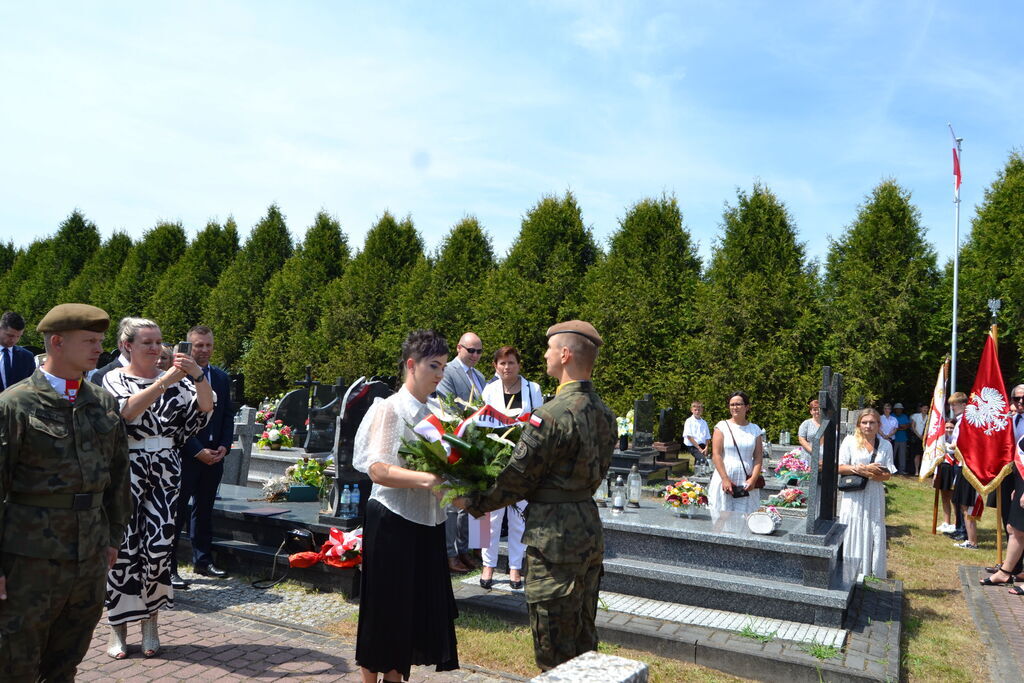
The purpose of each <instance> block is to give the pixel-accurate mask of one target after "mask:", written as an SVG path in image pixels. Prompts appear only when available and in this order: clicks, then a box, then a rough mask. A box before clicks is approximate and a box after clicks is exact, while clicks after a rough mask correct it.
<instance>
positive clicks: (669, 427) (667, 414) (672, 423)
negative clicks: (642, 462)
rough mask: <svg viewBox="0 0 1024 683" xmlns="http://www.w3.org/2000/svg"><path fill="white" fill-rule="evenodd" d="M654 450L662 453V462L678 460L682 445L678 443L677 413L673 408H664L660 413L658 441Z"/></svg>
mask: <svg viewBox="0 0 1024 683" xmlns="http://www.w3.org/2000/svg"><path fill="white" fill-rule="evenodd" d="M653 445H654V450H656V451H658V452H659V453H661V459H662V460H677V459H678V458H679V451H680V449H681V445H680V443H679V442H678V441H676V413H675V409H673V408H662V409H661V411H660V412H659V413H658V440H657V441H655V442H654V444H653Z"/></svg>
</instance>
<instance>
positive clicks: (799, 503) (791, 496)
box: [767, 488, 807, 508]
mask: <svg viewBox="0 0 1024 683" xmlns="http://www.w3.org/2000/svg"><path fill="white" fill-rule="evenodd" d="M767 503H768V505H772V506H775V507H780V508H804V507H807V494H806V493H804V492H803V491H802V490H801V489H798V488H788V489H782V490H781V491H779V492H778V493H776V494H775V495H773V496H769V497H768V501H767Z"/></svg>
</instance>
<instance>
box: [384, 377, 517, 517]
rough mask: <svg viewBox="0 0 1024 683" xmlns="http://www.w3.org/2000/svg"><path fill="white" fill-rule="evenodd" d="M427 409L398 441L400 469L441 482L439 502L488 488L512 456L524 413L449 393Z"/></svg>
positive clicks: (444, 502)
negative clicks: (442, 493)
mask: <svg viewBox="0 0 1024 683" xmlns="http://www.w3.org/2000/svg"><path fill="white" fill-rule="evenodd" d="M430 408H431V415H429V416H428V417H426V418H424V419H423V420H422V421H421V422H420V423H419V424H416V425H412V430H413V432H414V433H415V434H416V440H415V441H409V440H406V439H403V440H402V445H401V446H399V448H398V452H399V454H400V455H401V456H402V457H403V458H405V464H406V467H408V468H409V469H411V470H416V471H419V472H429V473H431V474H436V475H438V476H439V477H441V478H442V479H444V480H445V482H446V484H447V487H448V490H447V492H446V493H445V496H444V498H443V499H442V500H441V504H442V505H447V504H448V503H450V502H451V501H452V500H453V499H454V498H456V497H458V496H464V495H468V494H470V493H472V492H474V491H486V490H487V489H489V488H490V487H491V486H492V485H493V484H494V481H495V479H497V478H498V475H499V474H501V471H502V470H503V469H505V466H506V465H507V464H508V461H509V459H510V458H511V457H512V450H513V449H514V448H515V447H516V442H517V441H518V439H519V434H520V433H521V431H522V427H523V424H524V422H523V421H524V420H527V419H529V416H528V415H519V416H516V415H514V414H510V413H505V412H502V411H500V410H497V409H496V408H494V407H492V406H488V405H481V406H476V405H473V404H471V403H468V402H465V401H461V400H459V399H452V398H451V397H446V398H444V399H442V400H441V401H440V402H439V403H437V404H431V405H430Z"/></svg>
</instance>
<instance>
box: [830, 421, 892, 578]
mask: <svg viewBox="0 0 1024 683" xmlns="http://www.w3.org/2000/svg"><path fill="white" fill-rule="evenodd" d="M881 422H882V420H881V417H880V416H879V415H878V411H877V410H875V409H874V408H867V409H866V410H864V412H862V413H861V414H860V417H859V418H858V419H857V430H856V431H855V432H854V433H853V434H851V435H849V436H847V437H846V438H845V439H843V443H842V445H840V446H839V474H840V476H844V475H847V474H859V475H860V476H862V477H867V478H868V483H867V486H865V487H864V488H863V489H862V490H860V491H843V502H842V504H841V505H840V507H839V521H840V522H841V523H842V524H845V525H846V537H845V538H844V539H843V562H846V563H848V564H852V565H855V566H856V567H858V569H857V575H858V578H859V577H861V576H877V577H879V578H885V485H883V484H882V482H883V481H886V480H888V479H889V478H891V477H892V475H893V473H894V472H895V471H896V467H895V465H894V464H893V461H892V444H891V443H889V441H888V440H887V439H883V438H881V437H879V434H878V430H879V427H880V425H881ZM872 456H874V462H872Z"/></svg>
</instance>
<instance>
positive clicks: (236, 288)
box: [202, 204, 292, 369]
mask: <svg viewBox="0 0 1024 683" xmlns="http://www.w3.org/2000/svg"><path fill="white" fill-rule="evenodd" d="M291 255H292V238H291V235H290V234H289V233H288V226H287V225H285V221H284V216H282V215H281V210H280V209H278V208H277V205H276V204H272V205H271V206H270V208H268V209H267V215H266V216H264V217H263V218H262V219H261V220H260V222H259V223H257V224H256V225H255V226H253V229H252V232H251V233H250V234H249V239H248V240H246V242H245V245H244V246H243V247H242V249H241V250H240V251H239V252H238V255H237V256H236V257H235V259H234V261H232V262H231V265H229V266H228V267H227V268H225V269H224V272H223V273H222V274H221V276H220V280H218V282H217V286H216V287H214V288H213V290H212V291H211V292H210V295H209V297H208V298H207V300H206V307H205V309H204V310H203V316H202V319H203V321H204V322H205V324H207V325H209V326H210V327H211V328H212V329H213V333H214V337H215V339H216V341H217V343H216V344H215V345H214V349H213V352H214V356H213V361H214V362H215V363H217V364H219V365H223V366H225V367H226V368H229V369H230V368H233V367H234V365H235V363H236V362H238V361H239V360H240V359H241V357H242V354H243V353H244V352H245V349H246V346H247V345H248V344H249V343H250V340H249V335H250V333H251V332H252V331H253V328H254V327H255V326H256V314H257V311H259V310H261V308H262V305H263V301H264V298H263V297H264V294H265V291H266V285H267V283H268V282H269V281H270V278H271V277H273V275H274V273H276V272H277V271H278V270H280V269H281V266H282V265H284V262H285V260H287V259H288V257H289V256H291Z"/></svg>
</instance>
